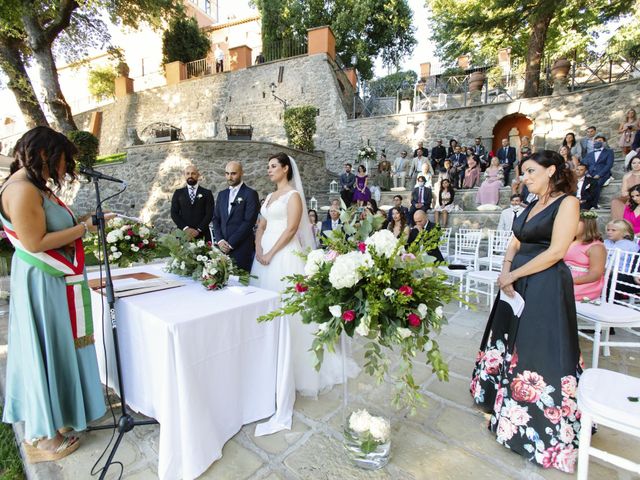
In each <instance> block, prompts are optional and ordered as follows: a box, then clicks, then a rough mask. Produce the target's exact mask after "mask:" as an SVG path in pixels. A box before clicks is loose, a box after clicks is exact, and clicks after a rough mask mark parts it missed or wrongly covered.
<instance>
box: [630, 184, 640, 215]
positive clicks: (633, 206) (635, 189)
mask: <svg viewBox="0 0 640 480" xmlns="http://www.w3.org/2000/svg"><path fill="white" fill-rule="evenodd" d="M627 192H629V208H630V209H631V211H634V210H635V209H636V208H637V207H638V204H637V203H636V202H634V201H633V198H631V193H632V192H638V193H640V185H634V186H633V187H631V188H630V189H629V190H627Z"/></svg>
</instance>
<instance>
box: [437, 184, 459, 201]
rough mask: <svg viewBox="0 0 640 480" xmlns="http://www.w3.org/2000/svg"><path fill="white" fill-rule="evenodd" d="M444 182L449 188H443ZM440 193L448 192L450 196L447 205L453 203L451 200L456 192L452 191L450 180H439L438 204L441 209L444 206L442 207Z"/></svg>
mask: <svg viewBox="0 0 640 480" xmlns="http://www.w3.org/2000/svg"><path fill="white" fill-rule="evenodd" d="M444 182H449V186H448V187H446V188H445V186H444ZM442 192H449V193H450V194H451V197H450V198H449V203H447V205H449V204H451V203H453V199H454V197H455V195H456V191H455V190H454V189H453V184H452V183H451V180H449V179H448V178H443V179H442V180H440V191H439V192H438V202H439V203H440V206H441V207H444V205H442Z"/></svg>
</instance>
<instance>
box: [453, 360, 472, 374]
mask: <svg viewBox="0 0 640 480" xmlns="http://www.w3.org/2000/svg"><path fill="white" fill-rule="evenodd" d="M474 367H475V362H474V361H473V359H472V358H461V357H455V358H454V359H452V360H450V361H449V372H455V373H457V374H458V375H463V376H469V377H470V376H471V372H472V371H473V369H474Z"/></svg>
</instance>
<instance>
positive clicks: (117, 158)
mask: <svg viewBox="0 0 640 480" xmlns="http://www.w3.org/2000/svg"><path fill="white" fill-rule="evenodd" d="M126 159H127V154H126V152H122V153H114V154H112V155H100V156H99V157H97V158H96V165H107V164H109V163H118V162H124V161H125V160H126Z"/></svg>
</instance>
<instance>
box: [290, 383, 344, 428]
mask: <svg viewBox="0 0 640 480" xmlns="http://www.w3.org/2000/svg"><path fill="white" fill-rule="evenodd" d="M341 403H342V387H341V386H336V387H334V388H333V389H331V391H329V392H326V393H323V394H321V395H318V398H317V399H315V398H313V397H304V396H302V395H297V397H296V403H295V410H296V411H298V412H300V413H302V414H303V415H305V416H307V417H309V418H312V419H314V420H320V419H322V418H324V417H326V416H327V415H329V414H330V413H331V412H333V411H334V410H335V409H336V408H338V407H339V406H340V404H341Z"/></svg>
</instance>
